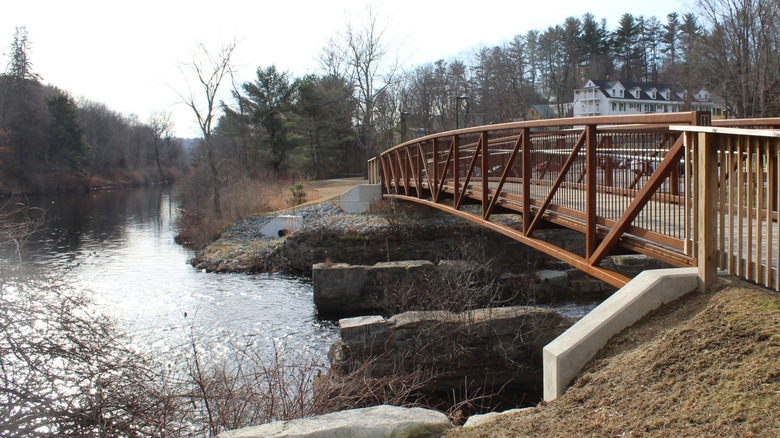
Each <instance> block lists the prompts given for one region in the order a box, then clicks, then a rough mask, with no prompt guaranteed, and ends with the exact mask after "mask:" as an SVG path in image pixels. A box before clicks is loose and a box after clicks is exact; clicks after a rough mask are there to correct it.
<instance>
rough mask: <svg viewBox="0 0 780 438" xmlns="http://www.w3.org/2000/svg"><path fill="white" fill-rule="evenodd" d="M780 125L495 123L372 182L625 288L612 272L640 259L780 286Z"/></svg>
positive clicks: (447, 138) (444, 142)
mask: <svg viewBox="0 0 780 438" xmlns="http://www.w3.org/2000/svg"><path fill="white" fill-rule="evenodd" d="M778 127H780V118H778V119H736V120H722V121H715V122H713V121H711V120H710V115H709V113H706V112H679V113H664V114H654V115H636V116H624V117H612V116H604V117H585V118H569V119H553V120H539V121H527V122H515V123H505V124H496V125H486V126H478V127H471V128H465V129H459V130H455V131H447V132H442V133H439V134H433V135H428V136H425V137H421V138H417V139H414V140H411V141H408V142H405V143H403V144H400V145H397V146H395V147H393V148H391V149H389V150H387V151H385V152H383V153H382V154H381V156H380V157H378V158H375V159H373V160H371V161H370V162H369V174H370V179H371V180H372V181H371V182H373V183H381V185H382V193H383V196H384V197H386V198H395V199H399V200H404V201H412V202H417V203H421V204H425V205H428V206H431V207H434V208H438V209H440V210H444V211H446V212H449V213H452V214H455V215H458V216H460V217H462V218H465V219H468V220H470V221H473V222H476V223H478V224H480V225H482V226H484V227H486V228H489V229H492V230H495V231H497V232H499V233H502V234H504V235H506V236H508V237H510V238H512V239H515V240H517V241H520V242H522V243H524V244H526V245H528V246H530V247H533V248H535V249H537V250H540V251H542V252H544V253H546V254H549V255H551V256H553V257H556V258H557V259H559V260H562V261H564V262H566V263H568V264H569V265H571V266H573V267H575V268H578V269H580V270H582V271H584V272H586V273H588V274H590V275H593V276H594V277H597V278H599V279H602V280H604V281H606V282H607V283H610V284H612V285H614V286H616V287H622V286H623V285H625V284H626V283H627V282H628V281H629V279H628V278H626V277H625V276H622V275H620V274H618V273H615V272H612V271H610V270H608V269H605V268H603V267H602V266H601V265H600V264H601V262H602V261H603V260H604V259H605V257H606V256H608V255H610V254H613V253H618V252H622V253H625V252H626V251H630V252H635V253H641V254H646V255H649V256H651V257H653V258H656V259H659V260H662V261H664V262H667V263H669V264H671V265H673V266H679V267H693V266H698V267H699V273H700V280H701V281H702V282H704V286H705V287H706V285H708V284H710V283H712V282H713V281H714V279H715V273H716V270H717V269H721V270H724V271H727V272H729V273H731V274H735V275H738V276H740V277H743V278H746V279H748V280H752V281H755V282H757V283H761V284H764V285H766V286H768V287H771V288H774V289H778V288H779V286H780V284H778V282H779V281H780V280H779V276H778V260H780V246H778V236H780V221H778V205H780V178H778V175H780V159H779V158H780V131H779V130H778ZM507 213H508V214H514V215H519V216H520V217H521V218H522V221H520V223H521V224H522V225H520V226H510V225H507V223H518V222H517V221H514V222H508V221H505V220H502V219H501V218H502V216H503V215H504V214H507ZM550 226H555V227H565V228H568V229H572V230H576V231H578V232H581V233H583V234H584V241H585V245H584V250H583V251H582V252H581V253H575V252H570V251H567V250H564V249H562V248H559V247H557V246H555V245H553V244H551V243H549V242H546V241H544V240H542V239H541V238H540V237H538V236H539V234H540V233H537V231H538V230H540V229H542V228H543V227H550Z"/></svg>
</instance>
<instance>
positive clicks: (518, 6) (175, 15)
mask: <svg viewBox="0 0 780 438" xmlns="http://www.w3.org/2000/svg"><path fill="white" fill-rule="evenodd" d="M368 5H373V7H374V9H375V10H377V11H379V14H378V15H379V16H380V17H382V22H384V23H386V25H387V31H386V36H387V39H386V41H387V42H392V43H394V44H398V45H400V47H401V57H402V58H404V59H407V60H408V61H407V62H406V64H405V66H406V67H412V66H414V65H419V64H424V63H427V62H433V61H436V60H437V59H441V58H444V59H448V58H450V57H452V56H454V55H458V54H460V53H465V52H468V51H471V50H473V49H475V48H478V47H480V46H485V45H496V44H501V43H502V42H505V41H508V40H509V39H511V38H512V37H513V36H514V35H517V34H525V33H526V32H528V31H529V30H532V29H536V30H540V31H543V30H544V29H546V28H547V27H548V26H553V25H556V24H562V23H563V21H564V20H565V19H566V18H567V17H570V16H575V17H581V16H582V15H583V14H585V13H586V12H591V13H592V14H593V15H594V16H595V17H596V19H597V20H601V19H602V18H605V19H606V20H607V26H608V28H609V29H613V28H614V27H615V26H616V25H617V23H618V20H619V18H620V16H621V15H622V14H623V13H626V12H628V13H631V14H633V15H634V16H639V15H644V16H646V17H649V16H653V15H654V16H656V17H658V19H659V20H661V21H662V22H664V21H665V17H666V14H668V13H670V12H680V13H682V12H686V11H688V10H690V6H689V1H688V0H676V1H675V0H654V1H647V0H639V1H631V2H627V1H624V0H597V1H582V0H559V1H538V0H535V1H522V0H514V1H507V0H480V1H460V0H449V1H424V0H393V1H385V2H377V1H373V2H372V1H366V0H331V1H323V0H298V1H295V0H292V1H287V0H275V1H266V0H254V1H239V0H220V1H214V0H211V1H203V0H187V1H180V0H156V1H152V0H135V1H132V2H121V3H120V2H113V1H106V0H99V1H92V0H68V1H63V0H55V1H50V0H24V1H13V2H6V4H5V5H4V6H3V7H2V13H1V14H0V47H2V53H3V55H4V56H3V59H2V61H3V62H2V66H0V68H4V67H5V65H7V63H8V58H7V57H6V56H5V55H7V53H8V51H9V47H10V45H11V42H12V41H13V35H14V29H15V28H16V27H17V26H26V27H27V31H28V36H29V40H30V42H31V45H32V50H31V53H30V59H31V61H32V63H33V68H34V70H35V72H37V73H38V74H39V75H41V77H42V78H43V81H44V82H45V83H49V84H52V85H55V86H57V87H59V88H61V89H64V90H66V91H68V92H70V93H71V94H72V95H73V96H74V97H81V96H83V97H86V98H88V99H91V100H95V101H98V102H103V103H105V104H106V105H108V106H109V107H110V108H111V109H114V110H116V111H120V112H122V113H124V114H136V115H137V116H138V117H139V118H140V119H141V120H142V121H147V120H148V119H149V116H150V115H151V114H152V113H153V112H155V111H167V112H171V113H172V114H173V116H174V121H175V123H176V131H177V133H178V134H179V135H181V136H194V135H197V134H196V133H197V125H196V124H195V122H194V119H193V117H192V115H191V110H189V109H187V108H186V107H185V106H184V105H182V104H180V103H178V102H179V101H180V98H179V97H178V95H177V93H176V90H179V91H181V92H184V91H186V88H185V87H186V86H185V84H184V82H183V80H182V73H181V71H180V65H181V64H182V63H186V62H187V61H188V60H189V59H191V56H192V53H193V51H194V49H195V46H196V44H197V43H198V42H203V43H204V44H205V45H206V46H207V47H212V48H217V47H219V46H220V45H221V44H222V43H223V42H229V41H232V40H234V39H236V40H237V41H238V42H239V43H238V48H237V52H236V56H235V65H236V66H237V67H238V69H239V70H238V71H239V76H238V78H239V80H240V81H242V82H245V81H250V80H252V79H253V78H254V72H255V71H256V70H257V68H258V67H259V66H263V67H265V66H268V65H271V64H275V65H276V67H277V69H279V70H282V71H289V72H290V73H291V74H292V75H293V76H296V77H297V76H301V75H304V74H307V73H316V72H317V67H318V63H317V57H318V55H319V53H320V52H321V50H322V48H323V47H324V46H325V45H326V44H327V42H328V40H329V39H330V38H331V37H333V36H334V35H336V34H337V33H338V32H339V31H342V30H343V29H344V28H345V25H346V23H348V22H349V21H352V22H354V23H356V24H358V23H360V20H361V18H363V17H365V16H366V10H367V7H368Z"/></svg>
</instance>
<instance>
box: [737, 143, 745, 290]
mask: <svg viewBox="0 0 780 438" xmlns="http://www.w3.org/2000/svg"><path fill="white" fill-rule="evenodd" d="M735 141H736V142H737V159H738V162H737V205H736V213H735V214H736V215H737V233H739V234H738V237H737V275H738V276H744V275H745V269H744V268H745V259H744V257H743V253H744V243H745V232H744V230H743V225H744V223H743V220H744V219H743V217H744V215H743V213H742V209H743V208H744V206H745V172H744V166H745V158H746V157H745V154H746V151H745V145H744V144H743V142H742V140H741V138H735Z"/></svg>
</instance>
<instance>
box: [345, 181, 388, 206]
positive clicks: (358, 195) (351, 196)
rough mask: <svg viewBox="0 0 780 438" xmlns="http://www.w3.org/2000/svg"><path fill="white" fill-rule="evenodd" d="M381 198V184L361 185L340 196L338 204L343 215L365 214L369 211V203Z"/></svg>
mask: <svg viewBox="0 0 780 438" xmlns="http://www.w3.org/2000/svg"><path fill="white" fill-rule="evenodd" d="M381 198H382V185H381V184H361V185H357V186H355V187H352V188H351V189H349V190H348V191H347V192H346V193H344V194H343V195H341V197H339V203H340V204H341V209H342V210H344V212H345V213H366V212H369V211H371V203H372V202H374V201H376V200H379V199H381Z"/></svg>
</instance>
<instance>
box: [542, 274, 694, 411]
mask: <svg viewBox="0 0 780 438" xmlns="http://www.w3.org/2000/svg"><path fill="white" fill-rule="evenodd" d="M697 286H698V271H697V268H679V269H658V270H652V271H644V272H642V273H641V274H639V275H637V276H636V277H635V278H634V279H633V280H631V281H630V282H628V284H626V285H625V286H624V287H623V288H621V289H620V290H618V291H617V292H615V293H614V294H613V295H612V296H611V297H610V298H608V299H607V300H606V301H604V302H603V303H601V305H599V306H598V307H596V308H595V309H593V311H591V312H590V313H589V314H588V315H586V316H585V317H584V318H582V319H580V320H579V321H578V322H577V323H576V324H574V325H573V326H572V327H570V328H569V329H568V330H566V331H565V332H564V333H563V334H561V335H560V336H558V337H557V338H556V339H555V340H553V341H552V342H550V343H549V344H547V345H546V346H545V347H544V351H543V361H544V366H543V367H544V399H545V400H554V399H556V398H558V397H560V396H561V395H563V392H564V390H565V389H566V386H568V385H569V383H570V382H571V381H572V379H574V377H575V376H576V375H577V374H578V373H579V372H580V370H582V367H583V366H584V365H585V363H587V362H588V361H589V360H590V359H591V358H592V357H593V356H594V355H595V354H596V352H598V351H599V349H601V348H602V347H603V346H604V345H605V344H606V343H607V341H609V339H610V338H611V337H612V336H614V335H615V334H617V333H618V332H620V331H621V330H623V329H625V328H626V327H629V326H631V325H632V324H634V323H635V322H636V321H638V320H639V319H640V318H642V317H643V316H645V315H646V314H647V313H649V312H650V311H652V310H654V309H656V308H658V307H659V306H661V305H662V304H666V303H669V302H671V301H674V300H676V299H678V298H680V297H682V296H683V295H685V294H687V293H688V292H691V291H693V290H695V289H696V288H697Z"/></svg>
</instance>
